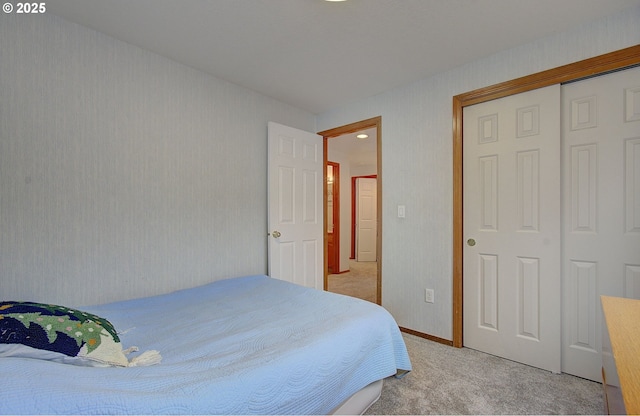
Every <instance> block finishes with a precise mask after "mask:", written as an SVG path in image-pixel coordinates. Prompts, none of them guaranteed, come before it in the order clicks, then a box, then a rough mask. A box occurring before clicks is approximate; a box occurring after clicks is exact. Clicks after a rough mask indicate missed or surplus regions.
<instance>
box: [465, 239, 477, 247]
mask: <svg viewBox="0 0 640 416" xmlns="http://www.w3.org/2000/svg"><path fill="white" fill-rule="evenodd" d="M467 245H468V246H469V247H473V246H475V245H476V240H474V239H473V238H470V239H468V240H467Z"/></svg>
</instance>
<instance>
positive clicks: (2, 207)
mask: <svg viewBox="0 0 640 416" xmlns="http://www.w3.org/2000/svg"><path fill="white" fill-rule="evenodd" d="M268 121H276V122H279V123H282V124H286V125H290V126H293V127H297V128H300V129H303V130H307V131H316V129H315V116H314V115H312V114H310V113H307V112H304V111H301V110H298V109H295V108H292V107H290V106H287V105H285V104H282V103H280V102H277V101H275V100H273V99H270V98H268V97H265V96H262V95H259V94H256V93H253V92H251V91H248V90H246V89H243V88H240V87H238V86H235V85H232V84H229V83H226V82H222V81H220V80H217V79H216V78H213V77H211V76H208V75H205V74H203V73H201V72H198V71H196V70H193V69H191V68H189V67H186V66H183V65H181V64H178V63H175V62H173V61H170V60H168V59H165V58H162V57H160V56H157V55H155V54H153V53H151V52H147V51H145V50H142V49H139V48H137V47H134V46H131V45H129V44H126V43H123V42H120V41H117V40H115V39H113V38H110V37H108V36H105V35H102V34H99V33H97V32H95V31H92V30H89V29H86V28H84V27H81V26H78V25H76V24H72V23H69V22H66V21H64V20H62V19H60V18H57V17H55V16H53V15H44V16H37V17H36V16H26V15H25V16H22V15H16V14H12V15H6V14H3V15H2V16H0V232H1V233H0V294H1V296H0V298H2V299H3V300H35V301H47V302H56V303H67V304H71V305H83V304H90V303H98V302H107V301H112V300H116V299H125V298H131V297H138V296H143V295H150V294H155V293H164V292H168V291H171V290H174V289H178V288H185V287H190V286H195V285H198V284H202V283H205V282H209V281H213V280H217V279H221V278H226V277H232V276H237V275H244V274H254V273H266V261H267V260H266V227H267V225H266V209H267V202H266V171H267V167H266V165H267V156H266V154H267V153H266V132H267V122H268Z"/></svg>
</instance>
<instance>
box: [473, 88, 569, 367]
mask: <svg viewBox="0 0 640 416" xmlns="http://www.w3.org/2000/svg"><path fill="white" fill-rule="evenodd" d="M463 181H464V191H463V193H464V195H463V198H464V214H463V223H464V236H465V237H464V238H465V248H464V253H463V256H464V263H463V268H464V274H463V276H464V278H463V279H464V280H463V285H464V312H463V319H464V323H463V327H464V345H465V346H467V347H470V348H474V349H477V350H480V351H484V352H487V353H489V354H493V355H497V356H501V357H504V358H508V359H510V360H514V361H518V362H521V363H525V364H529V365H532V366H535V367H538V368H543V369H546V370H549V371H553V372H555V373H558V372H560V369H561V365H560V359H561V344H560V335H561V332H560V321H561V319H560V317H561V303H560V288H561V262H560V249H561V240H560V234H561V233H560V230H561V227H560V86H559V85H554V86H550V87H546V88H542V89H538V90H534V91H530V92H526V93H522V94H518V95H514V96H510V97H505V98H501V99H499V100H493V101H489V102H486V103H481V104H476V105H473V106H470V107H466V108H465V109H464V150H463Z"/></svg>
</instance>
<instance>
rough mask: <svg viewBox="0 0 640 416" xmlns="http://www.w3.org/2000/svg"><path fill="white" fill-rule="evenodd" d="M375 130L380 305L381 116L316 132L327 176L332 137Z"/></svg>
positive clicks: (379, 300) (379, 296)
mask: <svg viewBox="0 0 640 416" xmlns="http://www.w3.org/2000/svg"><path fill="white" fill-rule="evenodd" d="M369 128H375V129H376V146H377V149H376V153H377V154H376V158H377V165H378V166H377V174H378V181H377V188H378V195H377V201H376V205H377V210H378V212H377V220H378V235H377V237H376V250H377V251H378V276H377V278H376V279H377V284H376V286H377V290H376V303H377V304H378V305H381V304H382V116H377V117H373V118H369V119H366V120H362V121H358V122H355V123H351V124H347V125H344V126H340V127H336V128H333V129H329V130H324V131H321V132H318V134H319V135H321V136H322V137H323V159H324V175H325V177H326V176H327V144H328V140H329V139H331V138H333V137H338V136H342V135H343V134H348V133H353V132H355V131H359V130H364V129H369ZM323 182H324V206H327V181H323ZM324 239H325V241H324V247H325V250H324V252H325V255H324V289H325V290H327V276H328V274H327V262H328V258H327V250H326V247H327V213H326V210H325V214H324Z"/></svg>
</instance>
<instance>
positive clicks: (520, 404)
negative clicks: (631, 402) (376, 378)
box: [366, 334, 604, 415]
mask: <svg viewBox="0 0 640 416" xmlns="http://www.w3.org/2000/svg"><path fill="white" fill-rule="evenodd" d="M403 337H404V339H405V343H406V345H407V349H408V350H409V355H410V357H411V362H412V365H413V371H412V372H410V373H409V374H407V375H406V376H405V377H404V378H402V379H396V378H394V377H390V378H388V379H386V380H385V381H384V387H383V389H382V395H381V397H380V399H379V400H378V401H377V402H376V403H375V404H374V405H373V406H371V408H370V409H369V410H368V411H367V412H366V414H370V415H392V414H404V415H408V414H410V415H419V414H461V415H468V414H472V415H488V414H491V415H498V414H500V415H505V414H511V415H516V414H518V415H520V414H529V415H531V414H535V415H547V414H554V415H555V414H574V415H577V414H602V413H603V412H604V402H603V398H602V396H603V393H602V385H601V384H599V383H595V382H592V381H588V380H585V379H581V378H578V377H574V376H570V375H568V374H552V373H549V372H548V371H544V370H540V369H537V368H533V367H529V366H526V365H524V364H520V363H516V362H513V361H509V360H505V359H502V358H498V357H495V356H492V355H488V354H484V353H481V352H478V351H474V350H471V349H468V348H453V347H449V346H446V345H442V344H439V343H436V342H433V341H429V340H426V339H423V338H419V337H416V336H413V335H409V334H403Z"/></svg>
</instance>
